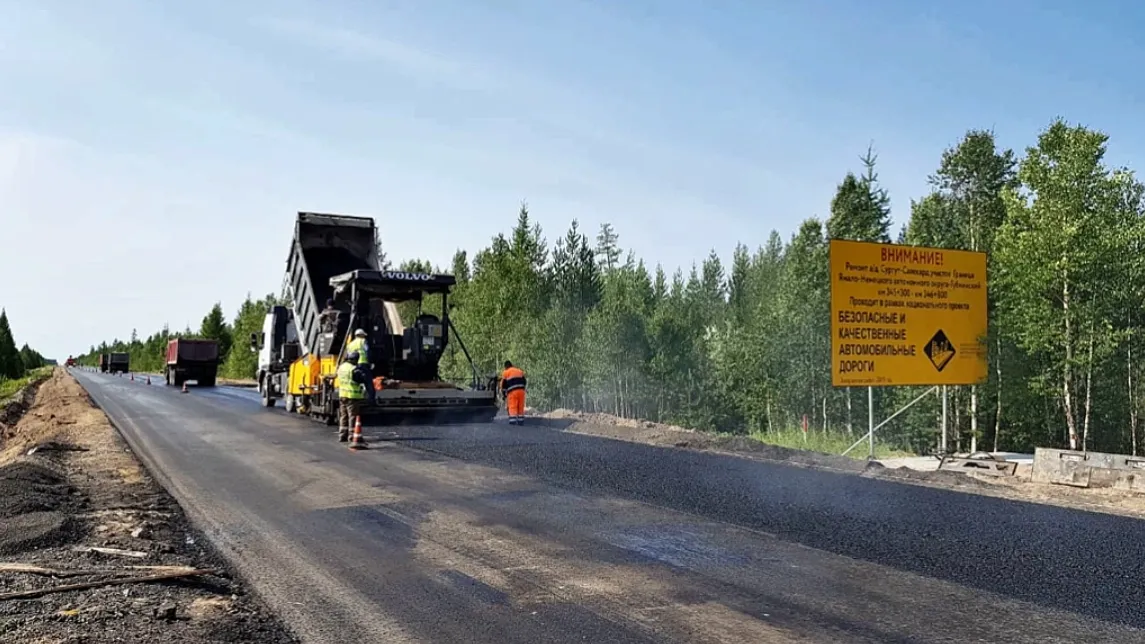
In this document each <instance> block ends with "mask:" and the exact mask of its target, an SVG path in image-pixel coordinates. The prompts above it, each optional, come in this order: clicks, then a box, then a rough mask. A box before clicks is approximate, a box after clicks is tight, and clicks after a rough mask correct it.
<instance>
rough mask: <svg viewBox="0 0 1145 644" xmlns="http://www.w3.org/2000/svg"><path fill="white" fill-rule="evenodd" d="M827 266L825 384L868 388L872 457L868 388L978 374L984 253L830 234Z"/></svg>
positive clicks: (983, 363) (958, 380)
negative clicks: (827, 380)
mask: <svg viewBox="0 0 1145 644" xmlns="http://www.w3.org/2000/svg"><path fill="white" fill-rule="evenodd" d="M830 270H831V384H832V385H833V386H835V387H867V388H868V389H867V423H868V435H867V436H864V437H863V439H866V440H869V442H870V454H869V456H870V457H871V458H873V457H874V450H875V436H874V434H875V430H876V429H878V428H879V427H881V426H882V425H884V424H886V422H888V421H889V420H890V419H889V418H888V419H887V421H884V422H883V423H880V424H879V425H878V426H876V425H875V420H874V389H873V388H874V387H897V386H931V387H936V386H941V387H943V388H944V389H945V386H947V385H973V384H979V383H981V382H983V381H984V380H985V379H986V376H987V368H988V365H987V360H986V348H985V343H984V340H985V337H986V324H987V316H986V254H985V253H981V252H972V251H963V250H951V249H946V248H924V247H920V246H904V245H899V244H876V243H870V242H855V241H846V240H840V239H832V240H831V241H830ZM921 398H922V396H920V397H919V398H916V399H915V400H914V401H912V402H911V404H912V405H913V404H914V403H915V402H917V401H918V400H920V399H921ZM943 399H944V401H945V396H944V397H943ZM909 406H910V405H908V407H909ZM944 408H945V405H944ZM905 409H906V408H905V407H904V408H903V409H900V410H899V412H896V413H895V414H894V415H895V416H897V415H898V414H899V413H901V412H902V411H904V410H905ZM944 411H945V409H944ZM892 417H893V416H892ZM944 417H945V414H944ZM944 421H945V418H944ZM945 429H946V428H945V422H944V423H943V442H944V443H945V439H946V435H945V434H946V432H945ZM861 440H862V439H861ZM852 447H853V446H852ZM943 449H945V445H944V446H943ZM848 451H850V450H848Z"/></svg>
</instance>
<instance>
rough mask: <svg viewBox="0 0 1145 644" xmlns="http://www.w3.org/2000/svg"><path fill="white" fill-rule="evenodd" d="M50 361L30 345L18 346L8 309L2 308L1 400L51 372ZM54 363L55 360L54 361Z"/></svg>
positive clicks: (0, 350) (0, 351) (0, 321)
mask: <svg viewBox="0 0 1145 644" xmlns="http://www.w3.org/2000/svg"><path fill="white" fill-rule="evenodd" d="M48 363H49V361H48V360H45V359H44V356H42V355H40V354H39V353H38V352H36V351H35V350H33V349H32V348H31V347H29V346H28V345H27V344H26V343H25V344H24V346H23V347H21V348H19V349H17V348H16V339H15V338H14V337H12V325H11V324H10V323H9V322H8V311H7V310H5V309H0V401H3V400H4V399H5V398H8V397H9V396H11V395H12V394H14V393H16V392H17V391H19V390H20V389H21V388H23V387H24V386H25V385H27V384H29V383H30V382H34V381H35V380H37V379H40V378H43V377H46V376H47V374H49V373H51V368H50V367H49V364H48ZM53 363H54V361H53Z"/></svg>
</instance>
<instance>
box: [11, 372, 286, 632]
mask: <svg viewBox="0 0 1145 644" xmlns="http://www.w3.org/2000/svg"><path fill="white" fill-rule="evenodd" d="M17 403H18V404H19V405H20V406H21V409H20V410H18V411H16V410H14V409H12V410H9V409H7V408H6V409H0V416H3V417H4V419H5V420H4V421H0V422H4V427H3V428H0V429H3V436H2V438H0V526H3V527H2V528H0V641H8V642H30V643H37V644H47V643H49V642H51V643H54V642H85V643H91V644H101V643H103V642H125V641H126V642H159V641H162V642H171V643H179V644H184V643H185V644H199V643H206V642H270V643H279V642H281V643H286V642H295V641H296V640H295V639H294V638H293V637H292V636H291V635H290V634H289V633H288V632H287V631H286V629H285V628H284V627H283V626H282V625H281V623H280V622H279V621H278V620H277V619H276V618H275V617H274V616H273V615H271V613H270V612H269V611H268V610H267V609H266V608H265V607H264V606H263V605H262V603H261V602H260V601H259V599H258V598H257V597H256V596H254V595H252V594H250V593H248V591H247V590H246V589H245V588H244V585H243V584H242V582H241V581H240V580H238V579H236V578H235V577H234V576H233V575H232V574H231V573H230V572H229V571H228V569H227V566H226V564H225V563H224V562H223V561H222V559H221V558H220V557H219V556H217V555H216V554H215V553H214V552H213V551H212V550H211V548H210V546H209V545H208V544H207V541H206V539H205V538H203V537H202V536H201V535H200V534H199V533H198V532H197V531H196V530H195V528H194V527H193V526H191V525H190V523H189V522H188V521H187V519H186V517H185V516H184V514H183V512H182V510H181V509H180V507H179V505H178V504H177V503H176V502H175V501H174V500H173V499H172V498H171V497H170V496H169V495H168V494H167V493H166V492H165V491H164V490H163V488H162V487H161V486H160V485H158V484H157V483H156V482H155V481H154V480H153V479H152V478H151V476H150V475H149V474H148V473H147V471H146V470H145V469H144V468H143V467H142V466H140V464H139V462H138V461H137V460H136V459H135V457H134V456H133V455H132V454H131V452H130V450H129V449H128V447H127V446H126V444H125V443H124V442H123V440H122V439H121V438H120V437H119V434H118V433H117V432H116V430H115V429H114V428H113V427H112V425H111V424H110V422H108V420H107V418H106V416H104V414H103V412H101V411H100V410H98V409H97V408H95V406H94V405H92V403H91V401H90V399H89V398H88V396H87V394H86V392H84V390H83V389H82V388H81V387H80V386H79V384H78V383H77V382H76V381H75V380H74V379H73V378H72V377H71V376H70V375H68V374H67V372H66V371H65V370H64V369H63V368H57V369H55V370H54V372H53V373H52V375H51V377H50V378H49V379H48V380H46V381H45V382H43V383H42V384H40V385H39V387H37V388H34V390H33V391H32V392H30V393H29V394H28V395H27V397H24V398H21V399H20V400H18V401H17ZM17 416H19V420H18V422H15V423H12V422H11V421H13V420H15V418H16V417H17ZM204 570H206V571H211V572H210V574H201V575H194V576H187V577H183V578H178V579H170V580H165V581H152V582H129V583H120V582H116V583H115V584H114V585H102V584H104V583H105V582H107V581H109V580H122V579H124V578H139V577H148V576H155V575H161V574H187V573H190V572H191V571H204ZM89 582H90V583H92V584H100V585H95V587H91V588H84V589H79V590H69V591H62V592H48V593H45V594H43V595H41V596H38V597H30V598H5V595H8V594H12V593H19V592H26V591H40V590H49V589H53V588H57V587H60V586H64V585H71V584H87V583H89Z"/></svg>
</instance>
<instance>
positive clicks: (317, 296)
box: [286, 212, 378, 353]
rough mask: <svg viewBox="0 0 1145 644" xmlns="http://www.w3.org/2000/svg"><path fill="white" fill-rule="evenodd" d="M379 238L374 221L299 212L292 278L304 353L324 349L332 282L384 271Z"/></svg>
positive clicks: (289, 263) (288, 268) (289, 266)
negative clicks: (321, 338) (323, 321)
mask: <svg viewBox="0 0 1145 644" xmlns="http://www.w3.org/2000/svg"><path fill="white" fill-rule="evenodd" d="M376 235H377V231H376V229H375V227H374V220H373V219H371V218H369V217H352V216H349V215H329V214H319V213H313V212H300V213H298V219H297V221H296V222H295V224H294V240H293V242H292V243H291V246H290V255H289V257H288V258H287V260H286V274H287V281H288V284H289V288H290V295H291V301H292V304H293V309H294V324H295V327H296V328H297V330H298V341H299V344H300V345H301V350H302V352H303V353H314V352H317V351H318V336H319V335H320V334H321V326H320V325H319V323H318V316H319V315H320V314H321V313H322V309H324V308H325V307H326V300H327V299H329V298H330V297H331V296H332V295H333V294H334V288H333V287H332V286H331V285H330V278H332V277H334V276H335V275H341V274H342V273H347V272H349V271H355V270H360V269H376V268H377V267H378V249H377V236H376Z"/></svg>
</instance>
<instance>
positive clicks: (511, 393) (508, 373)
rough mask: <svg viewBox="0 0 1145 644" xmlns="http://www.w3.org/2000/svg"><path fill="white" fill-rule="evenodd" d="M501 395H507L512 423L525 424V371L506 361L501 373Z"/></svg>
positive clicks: (507, 405) (507, 404)
mask: <svg viewBox="0 0 1145 644" xmlns="http://www.w3.org/2000/svg"><path fill="white" fill-rule="evenodd" d="M501 395H502V396H504V397H505V403H506V405H505V406H506V407H507V408H508V409H507V411H508V412H509V424H510V425H524V424H525V372H524V371H521V370H520V369H518V368H517V367H514V366H513V363H512V362H509V361H508V360H506V361H505V371H504V372H502V374H501Z"/></svg>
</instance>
